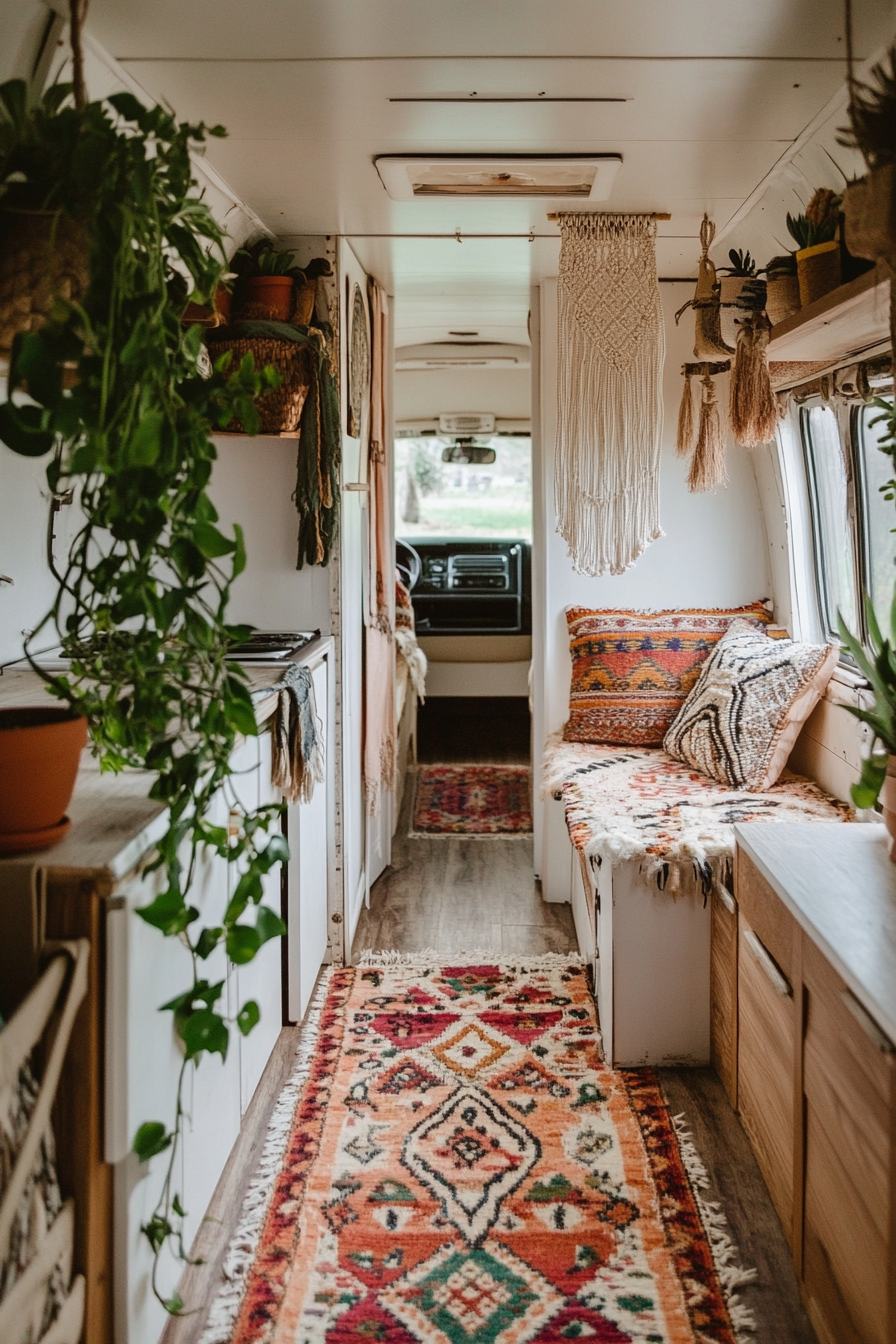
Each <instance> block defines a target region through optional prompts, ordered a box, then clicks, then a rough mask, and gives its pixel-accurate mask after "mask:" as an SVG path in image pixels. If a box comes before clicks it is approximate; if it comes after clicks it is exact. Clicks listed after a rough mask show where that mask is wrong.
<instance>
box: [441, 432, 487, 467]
mask: <svg viewBox="0 0 896 1344" xmlns="http://www.w3.org/2000/svg"><path fill="white" fill-rule="evenodd" d="M496 456H497V454H496V452H495V450H494V448H482V447H480V445H479V444H476V443H464V441H463V439H458V441H457V443H455V444H452V446H451V447H450V448H443V449H442V461H443V462H451V463H453V464H454V465H455V466H456V467H488V466H491V464H492V462H494V460H495V458H496Z"/></svg>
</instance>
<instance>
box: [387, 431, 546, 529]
mask: <svg viewBox="0 0 896 1344" xmlns="http://www.w3.org/2000/svg"><path fill="white" fill-rule="evenodd" d="M453 443H454V440H453V439H452V438H447V437H437V436H434V435H431V436H429V437H426V438H419V439H410V438H408V439H397V440H396V443H395V512H396V519H397V531H398V532H399V534H400V535H401V536H404V537H446V538H454V537H502V538H512V539H518V540H519V541H531V540H532V440H531V439H530V438H528V437H522V436H517V435H512V436H511V435H501V434H496V435H494V437H492V438H488V437H486V436H482V437H477V439H476V443H477V444H481V445H482V446H483V447H488V448H493V449H494V450H495V460H494V462H493V463H491V464H490V465H489V466H459V465H457V464H454V463H447V462H443V461H442V451H443V449H445V448H449V447H451V446H452V444H453Z"/></svg>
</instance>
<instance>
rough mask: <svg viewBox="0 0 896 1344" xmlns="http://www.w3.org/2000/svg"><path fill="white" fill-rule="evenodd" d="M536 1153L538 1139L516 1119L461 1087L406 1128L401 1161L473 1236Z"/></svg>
mask: <svg viewBox="0 0 896 1344" xmlns="http://www.w3.org/2000/svg"><path fill="white" fill-rule="evenodd" d="M540 1156H541V1144H540V1143H539V1142H538V1140H537V1139H536V1137H535V1135H534V1134H532V1133H530V1131H529V1130H528V1129H526V1127H525V1126H524V1125H523V1124H522V1123H521V1122H520V1121H519V1120H516V1119H514V1117H513V1116H512V1115H510V1114H509V1112H508V1111H505V1110H504V1108H503V1107H502V1106H499V1105H498V1103H497V1102H496V1101H494V1100H492V1099H491V1098H489V1096H488V1095H487V1094H485V1093H482V1092H479V1091H477V1090H475V1089H474V1088H471V1087H463V1088H458V1090H457V1091H456V1092H455V1093H454V1094H453V1095H452V1096H450V1097H448V1098H447V1100H446V1101H444V1102H443V1103H442V1105H441V1106H440V1107H439V1108H438V1110H436V1111H435V1112H433V1113H432V1114H431V1115H427V1116H425V1117H424V1118H423V1119H422V1120H421V1121H420V1122H419V1124H417V1125H416V1126H415V1128H414V1129H412V1130H411V1132H410V1134H409V1135H408V1137H407V1138H406V1139H405V1143H404V1148H403V1150H402V1154H401V1160H402V1162H403V1164H404V1165H405V1166H406V1167H407V1169H408V1171H410V1172H411V1173H412V1174H413V1175H414V1176H416V1177H417V1179H418V1180H419V1182H420V1184H421V1185H423V1186H425V1187H426V1189H427V1190H429V1191H430V1192H431V1193H432V1194H434V1195H435V1196H436V1198H437V1199H439V1200H441V1203H442V1209H443V1211H444V1214H445V1217H446V1218H447V1219H448V1220H449V1222H451V1223H453V1225H454V1226H455V1227H456V1228H457V1229H458V1231H459V1232H460V1233H461V1234H462V1235H463V1236H464V1237H466V1239H467V1240H468V1241H478V1240H480V1239H481V1238H482V1237H484V1236H485V1234H486V1232H487V1231H488V1230H489V1228H490V1227H491V1226H492V1224H493V1223H494V1221H495V1219H496V1217H497V1215H498V1210H499V1209H500V1207H501V1202H502V1200H503V1199H504V1198H505V1197H506V1196H507V1195H509V1194H511V1192H512V1191H514V1190H516V1188H517V1187H518V1186H519V1185H520V1183H521V1182H522V1181H523V1179H524V1178H525V1177H526V1176H527V1175H528V1173H529V1172H530V1171H531V1170H532V1168H533V1166H534V1165H535V1163H536V1162H537V1161H538V1159H539V1157H540Z"/></svg>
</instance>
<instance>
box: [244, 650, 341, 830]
mask: <svg viewBox="0 0 896 1344" xmlns="http://www.w3.org/2000/svg"><path fill="white" fill-rule="evenodd" d="M272 691H274V692H276V693H277V708H276V710H275V712H274V723H273V728H272V751H271V783H272V784H274V785H275V786H276V787H277V788H279V789H282V790H283V796H284V798H285V799H286V801H287V802H288V803H298V802H303V803H307V802H308V801H309V800H310V799H311V797H312V795H313V794H314V786H315V784H319V783H321V782H322V781H323V778H324V745H323V736H324V730H323V725H322V724H321V721H320V719H319V718H318V717H317V702H316V700H315V696H314V682H313V681H312V678H311V672H310V670H309V668H307V667H305V666H303V665H302V664H300V663H290V665H289V667H287V669H286V671H285V672H284V673H283V676H282V677H281V678H280V680H279V681H278V682H276V683H275V684H274V685H273V686H269V687H265V688H264V689H263V690H258V691H255V692H253V699H254V698H264V697H265V696H268V695H270V694H271V692H272Z"/></svg>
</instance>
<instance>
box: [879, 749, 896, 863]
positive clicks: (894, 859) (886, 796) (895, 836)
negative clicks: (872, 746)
mask: <svg viewBox="0 0 896 1344" xmlns="http://www.w3.org/2000/svg"><path fill="white" fill-rule="evenodd" d="M880 806H881V811H882V812H883V818H884V824H885V825H886V828H887V830H888V832H889V836H890V839H889V851H888V852H889V855H890V862H891V863H896V756H891V757H890V760H889V762H888V764H887V777H886V779H885V780H884V783H883V788H882V789H881V791H880Z"/></svg>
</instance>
